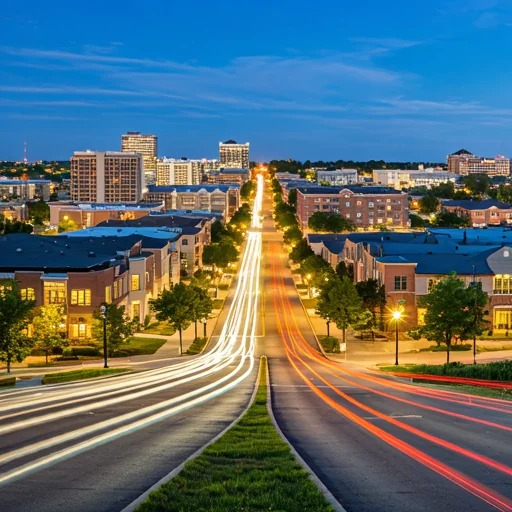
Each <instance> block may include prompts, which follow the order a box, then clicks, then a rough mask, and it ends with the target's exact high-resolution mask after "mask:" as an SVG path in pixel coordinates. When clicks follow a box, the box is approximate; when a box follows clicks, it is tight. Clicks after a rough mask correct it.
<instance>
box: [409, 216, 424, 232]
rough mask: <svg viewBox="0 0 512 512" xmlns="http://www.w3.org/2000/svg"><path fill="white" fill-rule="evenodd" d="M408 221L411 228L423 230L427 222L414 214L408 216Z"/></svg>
mask: <svg viewBox="0 0 512 512" xmlns="http://www.w3.org/2000/svg"><path fill="white" fill-rule="evenodd" d="M409 220H410V221H411V228H413V229H414V228H424V227H425V225H426V224H427V222H426V221H425V219H422V218H421V217H420V216H419V215H416V214H414V213H410V214H409Z"/></svg>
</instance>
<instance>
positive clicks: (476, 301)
mask: <svg viewBox="0 0 512 512" xmlns="http://www.w3.org/2000/svg"><path fill="white" fill-rule="evenodd" d="M466 295H467V297H466V300H467V309H468V313H469V314H468V325H467V328H466V332H465V333H464V338H465V339H470V338H473V343H474V350H475V351H476V337H477V336H481V335H482V334H483V332H484V330H485V329H486V328H487V327H488V326H489V321H488V320H486V319H485V316H486V315H487V314H488V311H486V308H487V304H488V302H489V297H488V295H487V293H485V292H484V291H483V289H482V283H481V282H473V283H471V284H470V285H469V287H468V288H467V289H466Z"/></svg>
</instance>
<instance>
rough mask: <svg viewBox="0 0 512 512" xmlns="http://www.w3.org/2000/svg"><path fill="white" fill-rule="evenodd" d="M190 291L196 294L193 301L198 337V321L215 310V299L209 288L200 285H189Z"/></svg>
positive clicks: (194, 320)
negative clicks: (211, 296)
mask: <svg viewBox="0 0 512 512" xmlns="http://www.w3.org/2000/svg"><path fill="white" fill-rule="evenodd" d="M189 288H190V291H191V292H192V294H193V295H194V301H193V319H192V321H193V322H194V327H195V338H197V322H198V321H200V320H203V319H205V318H208V317H209V316H210V313H211V312H212V311H213V301H212V299H211V298H210V295H209V294H208V289H207V288H206V289H205V288H201V287H199V286H194V285H191V286H189Z"/></svg>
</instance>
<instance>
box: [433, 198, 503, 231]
mask: <svg viewBox="0 0 512 512" xmlns="http://www.w3.org/2000/svg"><path fill="white" fill-rule="evenodd" d="M442 207H443V208H444V209H445V210H448V211H450V212H454V213H456V214H457V215H458V216H459V217H462V216H464V217H469V218H470V219H471V222H472V223H473V226H475V227H483V226H498V225H500V224H512V205H510V204H508V203H503V202H501V201H496V200H495V199H486V200H485V201H471V200H461V201H456V200H453V201H450V200H448V201H443V203H442Z"/></svg>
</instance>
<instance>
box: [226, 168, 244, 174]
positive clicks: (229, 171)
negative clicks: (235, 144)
mask: <svg viewBox="0 0 512 512" xmlns="http://www.w3.org/2000/svg"><path fill="white" fill-rule="evenodd" d="M219 173H220V174H249V169H235V168H234V167H233V168H231V167H227V168H226V167H223V168H222V169H220V171H219Z"/></svg>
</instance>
